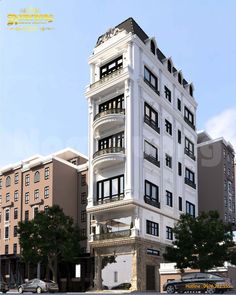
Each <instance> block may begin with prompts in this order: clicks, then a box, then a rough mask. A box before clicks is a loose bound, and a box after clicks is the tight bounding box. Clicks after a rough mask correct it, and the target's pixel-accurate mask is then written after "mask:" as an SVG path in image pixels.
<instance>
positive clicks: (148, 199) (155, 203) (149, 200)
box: [144, 196, 161, 209]
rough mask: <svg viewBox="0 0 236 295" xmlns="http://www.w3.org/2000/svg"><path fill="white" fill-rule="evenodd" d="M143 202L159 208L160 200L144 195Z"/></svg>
mask: <svg viewBox="0 0 236 295" xmlns="http://www.w3.org/2000/svg"><path fill="white" fill-rule="evenodd" d="M144 202H145V203H146V204H148V205H151V206H154V207H156V208H159V209H160V207H161V206H160V202H158V201H157V200H156V199H153V198H151V197H149V196H144Z"/></svg>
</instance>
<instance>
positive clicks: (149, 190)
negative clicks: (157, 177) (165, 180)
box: [144, 180, 160, 208]
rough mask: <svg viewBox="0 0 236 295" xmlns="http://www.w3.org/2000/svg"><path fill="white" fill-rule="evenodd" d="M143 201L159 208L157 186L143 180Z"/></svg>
mask: <svg viewBox="0 0 236 295" xmlns="http://www.w3.org/2000/svg"><path fill="white" fill-rule="evenodd" d="M144 201H145V203H147V204H149V205H152V206H154V207H157V208H160V203H159V188H158V186H157V185H155V184H153V183H151V182H150V181H148V180H145V195H144Z"/></svg>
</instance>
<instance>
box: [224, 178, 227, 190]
mask: <svg viewBox="0 0 236 295" xmlns="http://www.w3.org/2000/svg"><path fill="white" fill-rule="evenodd" d="M224 190H225V191H227V181H226V180H225V181H224Z"/></svg>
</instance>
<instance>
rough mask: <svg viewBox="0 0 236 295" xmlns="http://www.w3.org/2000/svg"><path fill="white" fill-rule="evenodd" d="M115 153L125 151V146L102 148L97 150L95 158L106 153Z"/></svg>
mask: <svg viewBox="0 0 236 295" xmlns="http://www.w3.org/2000/svg"><path fill="white" fill-rule="evenodd" d="M115 153H123V154H124V153H125V148H123V147H111V148H107V149H102V150H99V151H97V152H95V153H94V154H93V158H96V157H98V156H102V155H105V154H115Z"/></svg>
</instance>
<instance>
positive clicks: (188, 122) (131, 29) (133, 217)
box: [86, 18, 198, 291]
mask: <svg viewBox="0 0 236 295" xmlns="http://www.w3.org/2000/svg"><path fill="white" fill-rule="evenodd" d="M89 65H90V85H89V86H88V88H87V90H86V97H87V99H88V105H89V196H88V206H87V212H88V214H89V218H90V247H91V253H93V254H94V257H95V279H94V284H95V285H94V287H95V288H96V289H101V288H102V284H103V285H106V286H108V287H112V286H114V285H118V284H120V283H131V285H132V287H131V289H132V290H139V291H144V290H159V288H160V286H159V272H158V269H159V265H160V262H161V261H162V254H163V252H164V249H165V246H166V245H168V244H171V242H172V240H173V233H172V229H173V227H174V224H175V223H176V221H177V220H178V219H179V216H180V214H181V213H185V212H187V213H189V214H191V215H197V213H198V205H197V204H198V203H197V187H196V180H197V162H196V143H197V134H196V131H195V126H196V107H197V103H196V101H195V99H194V97H193V85H192V84H191V83H188V82H187V81H186V80H185V79H184V78H183V75H182V72H181V71H178V70H177V69H176V68H175V67H174V66H173V62H172V60H171V58H167V57H165V55H164V54H163V53H162V52H161V51H160V49H159V48H158V47H157V44H156V41H155V38H149V37H148V36H147V34H146V33H145V32H144V31H143V30H142V29H141V28H140V27H139V25H138V24H137V23H136V22H135V21H134V20H133V19H132V18H129V19H127V20H126V21H124V22H123V23H121V24H119V25H118V26H116V27H115V28H114V29H111V30H109V31H108V32H107V33H105V34H104V35H102V36H100V37H99V38H98V41H97V44H96V46H95V48H94V51H93V54H92V55H91V57H90V58H89ZM112 259H115V260H116V263H108V262H111V261H112ZM124 274H125V275H124Z"/></svg>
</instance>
